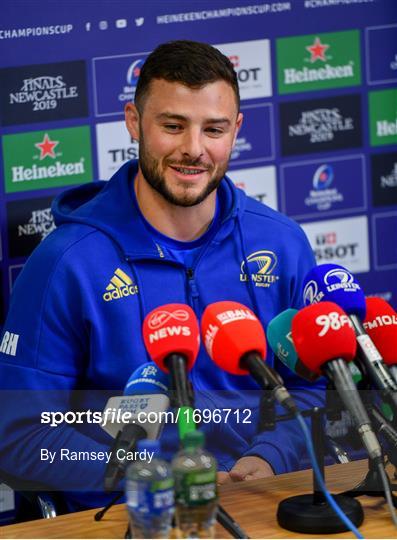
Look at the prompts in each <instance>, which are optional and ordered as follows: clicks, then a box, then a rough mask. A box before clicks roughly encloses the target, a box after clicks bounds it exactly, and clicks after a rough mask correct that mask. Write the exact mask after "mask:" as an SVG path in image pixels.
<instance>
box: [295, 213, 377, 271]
mask: <svg viewBox="0 0 397 540" xmlns="http://www.w3.org/2000/svg"><path fill="white" fill-rule="evenodd" d="M302 227H303V230H304V231H305V233H306V235H307V237H308V239H309V242H310V244H311V246H312V248H313V251H314V254H315V256H316V260H317V263H318V264H322V263H334V264H339V265H341V266H346V267H348V268H349V269H350V270H351V271H352V272H368V271H369V246H368V223H367V218H366V217H365V216H359V217H354V218H346V219H338V220H332V221H318V222H316V223H303V224H302Z"/></svg>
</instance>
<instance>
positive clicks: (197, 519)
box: [172, 431, 218, 538]
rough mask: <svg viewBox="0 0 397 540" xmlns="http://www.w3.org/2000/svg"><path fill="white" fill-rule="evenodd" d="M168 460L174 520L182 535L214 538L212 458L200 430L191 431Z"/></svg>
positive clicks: (214, 476)
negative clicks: (173, 499)
mask: <svg viewBox="0 0 397 540" xmlns="http://www.w3.org/2000/svg"><path fill="white" fill-rule="evenodd" d="M182 444H183V448H182V450H181V451H180V452H178V454H177V455H176V456H175V458H174V460H173V462H172V471H173V473H174V479H175V504H176V510H175V519H176V525H177V527H178V529H179V531H178V534H180V536H181V537H182V538H215V527H214V525H215V518H216V511H217V499H218V497H217V491H216V471H217V464H216V460H215V458H214V457H213V456H212V455H211V454H210V453H209V452H207V451H206V450H204V449H203V446H204V433H202V432H201V431H193V432H191V433H187V434H186V435H185V437H184V439H183V442H182Z"/></svg>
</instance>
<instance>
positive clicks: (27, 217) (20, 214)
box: [7, 197, 55, 257]
mask: <svg viewBox="0 0 397 540" xmlns="http://www.w3.org/2000/svg"><path fill="white" fill-rule="evenodd" d="M51 202H52V197H44V198H40V199H29V200H26V201H25V200H24V201H11V202H9V203H7V228H8V245H9V255H10V257H27V256H28V255H30V253H31V252H32V251H33V250H34V249H35V247H36V246H38V245H39V244H40V242H41V241H42V240H44V238H46V236H48V235H49V234H50V232H51V231H53V230H54V229H55V222H54V216H53V215H52V212H51Z"/></svg>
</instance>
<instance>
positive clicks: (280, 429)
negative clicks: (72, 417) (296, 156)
mask: <svg viewBox="0 0 397 540" xmlns="http://www.w3.org/2000/svg"><path fill="white" fill-rule="evenodd" d="M136 172H137V162H134V161H131V162H128V163H127V164H125V165H124V166H123V167H122V168H121V169H120V170H119V171H118V172H117V173H116V174H115V175H114V176H113V177H112V179H111V180H110V181H109V182H94V183H92V184H87V185H83V186H80V187H77V188H74V189H71V190H68V191H66V192H64V193H62V194H61V195H60V196H59V197H57V199H56V200H55V201H54V203H53V214H54V217H55V220H56V223H57V229H56V230H55V231H53V232H52V233H51V234H50V235H49V236H48V237H47V238H46V239H45V240H44V241H43V242H42V243H41V244H40V246H39V247H38V248H37V249H36V250H35V251H34V253H33V254H32V255H31V257H30V258H29V260H28V261H27V263H26V265H25V266H24V268H23V270H22V272H21V274H20V275H19V277H18V279H17V281H16V283H15V287H14V290H13V294H12V298H11V305H10V310H9V314H8V317H7V320H6V323H5V325H4V328H3V333H2V336H1V339H0V343H3V342H4V334H5V333H6V332H8V334H7V339H8V342H9V346H8V347H7V346H5V345H4V343H3V346H2V347H1V351H2V352H0V385H1V388H2V389H3V391H2V392H1V394H2V396H3V398H2V400H1V401H2V402H3V403H2V405H1V410H2V411H3V412H4V414H3V417H2V418H1V419H0V471H1V470H3V471H6V472H7V473H9V474H12V475H15V476H16V477H19V478H24V479H26V480H29V481H31V482H33V483H39V484H40V485H41V484H42V485H44V486H48V487H50V488H53V489H59V490H62V491H65V492H69V496H68V500H69V502H70V501H71V503H70V508H71V509H77V508H79V507H82V506H98V505H100V504H102V503H103V502H104V501H105V496H104V494H103V493H102V486H103V476H104V470H105V466H106V463H105V462H104V461H100V460H99V459H97V460H89V461H82V460H80V461H73V460H70V459H66V458H65V459H62V460H61V449H62V448H69V449H72V450H78V451H85V452H95V453H98V452H99V451H103V452H105V451H108V450H109V446H110V445H111V442H112V441H111V439H110V437H108V435H107V434H106V433H105V432H104V431H103V430H102V429H101V427H99V426H98V425H95V424H88V423H83V424H67V423H63V424H62V425H59V426H58V427H51V426H49V425H48V424H43V423H41V421H40V414H41V412H42V411H69V410H81V411H84V410H87V409H91V410H98V411H101V410H103V408H104V405H105V403H106V399H107V398H108V397H109V396H111V395H120V394H121V393H122V389H123V388H124V385H125V383H126V381H127V380H128V378H129V376H130V375H131V373H132V372H133V371H134V370H135V369H136V368H137V367H138V366H139V365H141V364H142V363H144V362H147V361H148V360H149V358H148V356H147V353H146V351H145V348H144V345H143V341H142V335H141V328H142V322H143V319H144V317H145V316H146V314H147V313H148V312H149V311H151V310H152V309H154V308H155V307H157V306H160V305H163V304H166V303H173V302H180V303H187V304H189V305H190V306H191V307H192V308H193V310H194V311H195V313H196V314H197V317H198V318H199V319H200V317H201V315H202V313H203V311H204V309H205V307H206V306H207V305H208V304H210V303H212V302H217V301H221V300H234V301H237V302H241V303H242V304H245V305H246V306H249V307H250V308H251V309H252V310H253V311H254V312H255V313H256V315H257V316H258V317H259V319H260V320H261V322H262V324H263V326H264V328H265V330H266V326H267V324H268V322H269V321H270V320H271V319H272V318H273V317H275V316H276V315H277V314H278V313H280V312H281V311H283V310H285V309H287V308H289V307H295V308H300V307H301V283H302V279H303V277H304V275H305V274H306V272H307V271H308V270H309V269H310V268H311V267H312V266H314V264H315V262H314V258H313V254H312V250H311V248H310V245H309V243H308V241H307V239H306V237H305V235H304V233H303V231H302V230H301V228H300V227H299V226H298V225H297V224H296V223H295V222H293V221H292V220H290V219H289V218H287V217H285V216H284V215H282V214H280V213H278V212H276V211H274V210H272V209H270V208H269V207H267V206H265V205H263V204H261V203H259V202H257V201H255V200H253V199H251V198H249V197H247V196H246V195H245V194H244V192H243V191H241V190H240V189H237V188H236V187H235V186H234V185H233V183H232V182H231V181H230V179H228V178H227V177H225V178H224V180H223V181H222V183H221V185H220V187H219V189H218V196H219V199H218V200H219V204H220V212H221V225H220V227H219V229H218V230H217V232H216V233H215V235H214V236H213V237H212V239H210V240H209V241H208V242H207V243H206V244H205V245H204V246H203V248H202V251H201V252H200V254H199V256H198V258H197V259H196V262H195V265H194V268H191V269H187V268H185V267H184V266H183V265H182V264H181V263H179V262H176V261H175V260H174V259H173V258H172V256H171V255H170V254H168V252H167V248H166V247H164V246H161V245H159V244H157V243H155V242H154V241H153V239H152V237H151V236H150V233H149V232H148V229H147V227H146V226H145V224H144V223H143V221H142V218H141V216H140V213H139V211H138V209H137V207H136V201H135V200H134V197H133V196H132V190H133V179H134V177H135V175H136ZM7 339H6V341H7ZM10 340H11V341H10ZM267 362H268V363H269V364H270V365H275V367H276V369H277V370H278V371H279V372H280V374H281V376H282V377H283V378H284V381H285V383H286V386H287V387H288V388H289V389H290V390H291V391H292V393H293V395H294V397H295V398H296V400H297V403H298V405H300V406H301V407H302V408H309V407H312V406H314V405H321V403H322V400H323V392H322V388H321V385H320V384H319V385H313V384H310V385H309V386H308V383H306V381H304V380H303V379H300V378H298V377H297V376H295V375H293V374H292V373H291V372H289V371H288V370H287V369H286V368H284V367H283V366H282V365H281V364H280V363H278V361H276V362H275V361H274V359H273V356H272V355H271V354H270V353H269V354H268V358H267ZM190 377H191V381H192V384H193V388H194V390H195V394H196V406H197V407H200V408H201V407H205V408H210V409H214V408H231V409H232V410H233V411H234V410H240V412H241V415H237V414H235V413H234V414H230V415H229V418H228V421H227V422H221V423H219V424H215V423H213V422H211V423H208V424H203V425H202V428H203V429H204V431H205V432H206V435H207V436H206V441H207V448H208V449H209V450H210V451H212V452H213V453H214V454H215V455H216V457H217V460H218V464H219V469H221V470H230V468H232V466H233V465H234V463H235V462H236V460H237V459H239V458H240V457H242V456H247V455H256V456H260V457H262V458H264V459H265V460H267V461H268V462H269V463H270V464H271V466H272V467H273V469H274V471H275V472H276V473H283V472H288V471H291V470H296V469H299V468H301V467H302V463H303V460H304V458H305V456H306V454H305V450H304V441H303V438H302V436H301V433H300V429H299V426H298V425H295V424H296V423H295V422H293V421H287V422H280V423H278V424H277V427H276V430H275V431H266V432H262V433H260V432H258V426H257V424H258V416H259V411H258V405H259V394H258V386H257V384H256V383H255V381H254V380H253V379H252V378H251V377H248V376H247V377H245V376H243V377H241V376H235V375H230V374H228V373H226V372H224V371H222V370H221V369H220V368H218V367H217V366H216V365H215V364H214V363H213V362H212V361H211V359H210V358H209V357H208V355H207V353H206V351H205V348H204V346H203V345H202V346H201V348H200V353H199V356H198V358H197V361H196V364H195V366H194V367H193V369H192V371H191V374H190ZM5 390H12V391H13V392H9V393H7V392H6V391H5ZM99 390H100V391H101V392H99ZM247 408H248V409H250V410H251V411H252V412H250V413H248V412H247V411H245V412H243V411H244V409H247ZM162 443H163V444H162V445H163V448H164V451H165V452H166V454H167V455H168V456H171V455H172V453H173V452H175V450H176V448H177V434H176V430H175V426H167V427H166V429H165V430H164V432H163V435H162ZM43 448H44V449H49V450H50V451H53V452H57V454H56V458H54V462H53V463H50V462H49V460H48V459H42V454H41V451H42V449H43ZM0 477H1V472H0Z"/></svg>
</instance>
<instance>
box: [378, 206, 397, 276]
mask: <svg viewBox="0 0 397 540" xmlns="http://www.w3.org/2000/svg"><path fill="white" fill-rule="evenodd" d="M372 219H373V236H374V237H373V242H374V257H375V269H376V270H392V269H397V212H386V213H384V214H374V215H373V216H372Z"/></svg>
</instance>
